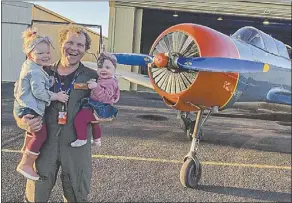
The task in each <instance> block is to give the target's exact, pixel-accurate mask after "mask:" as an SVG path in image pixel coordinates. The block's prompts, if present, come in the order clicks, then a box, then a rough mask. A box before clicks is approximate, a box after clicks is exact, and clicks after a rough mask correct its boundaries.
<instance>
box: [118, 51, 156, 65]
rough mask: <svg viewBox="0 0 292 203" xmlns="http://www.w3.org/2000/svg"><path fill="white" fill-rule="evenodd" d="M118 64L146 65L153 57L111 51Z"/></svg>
mask: <svg viewBox="0 0 292 203" xmlns="http://www.w3.org/2000/svg"><path fill="white" fill-rule="evenodd" d="M113 55H115V57H116V58H117V61H118V63H119V64H124V65H131V66H147V65H148V64H149V63H152V62H153V57H152V56H149V55H147V54H127V53H113Z"/></svg>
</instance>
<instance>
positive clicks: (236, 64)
mask: <svg viewBox="0 0 292 203" xmlns="http://www.w3.org/2000/svg"><path fill="white" fill-rule="evenodd" d="M176 64H177V66H178V67H179V68H184V69H188V70H197V71H206V72H238V73H255V72H268V71H269V69H270V67H269V65H268V64H265V63H262V62H257V61H248V60H242V59H233V58H218V57H214V58H213V57H212V58H211V57H208V58H203V57H198V58H185V57H180V58H178V59H177V61H176Z"/></svg>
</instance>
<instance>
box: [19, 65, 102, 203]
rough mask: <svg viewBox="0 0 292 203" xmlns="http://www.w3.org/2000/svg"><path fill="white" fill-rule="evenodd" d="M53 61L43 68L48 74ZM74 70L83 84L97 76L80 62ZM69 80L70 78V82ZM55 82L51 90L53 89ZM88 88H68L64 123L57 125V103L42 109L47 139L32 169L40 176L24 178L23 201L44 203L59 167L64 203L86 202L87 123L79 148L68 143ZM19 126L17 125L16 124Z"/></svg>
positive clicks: (88, 168)
mask: <svg viewBox="0 0 292 203" xmlns="http://www.w3.org/2000/svg"><path fill="white" fill-rule="evenodd" d="M57 64H58V63H56V64H55V65H54V66H52V67H47V68H45V70H46V72H47V73H48V74H49V75H53V74H54V72H55V73H56V67H57ZM76 73H79V75H78V77H77V78H76V83H86V82H87V81H88V80H90V79H92V78H97V73H96V71H94V70H92V69H89V68H87V67H85V66H84V65H83V64H81V63H80V65H79V67H78V69H77V71H76ZM70 82H71V81H70ZM56 89H57V88H56V85H55V86H54V92H57V90H56ZM89 94H90V90H80V89H74V88H73V87H72V90H71V93H70V96H69V101H68V107H67V112H68V117H67V119H68V120H67V124H66V125H63V126H62V125H59V124H58V112H59V111H60V110H61V108H62V104H61V103H60V102H52V103H51V105H50V106H49V107H47V109H46V112H45V121H46V125H47V134H48V136H47V140H46V141H45V143H44V145H43V147H42V148H41V150H40V155H39V157H38V159H37V160H36V169H37V172H38V174H39V175H40V177H41V179H40V180H38V181H32V180H28V181H27V184H26V201H28V202H47V201H48V199H49V196H50V193H51V190H52V188H53V186H54V185H55V182H56V179H57V173H58V171H59V168H60V166H61V168H62V170H61V176H60V178H61V181H62V187H63V194H64V200H65V202H86V201H87V195H88V194H89V188H90V183H91V171H92V169H91V167H92V166H91V165H92V160H91V159H92V156H91V145H90V143H91V142H90V139H91V138H92V130H91V125H88V142H87V144H86V145H83V146H81V147H77V148H73V147H71V145H70V143H71V142H73V141H74V140H76V138H77V137H76V133H75V128H74V117H75V115H76V113H77V112H78V111H79V109H80V103H81V99H82V98H84V97H89ZM19 127H21V126H19Z"/></svg>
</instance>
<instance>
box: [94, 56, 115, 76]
mask: <svg viewBox="0 0 292 203" xmlns="http://www.w3.org/2000/svg"><path fill="white" fill-rule="evenodd" d="M115 70H116V68H115V67H114V65H113V64H112V62H111V61H110V60H104V62H103V65H102V67H100V68H97V74H98V76H99V77H100V78H102V79H107V78H112V77H113V76H114V74H115Z"/></svg>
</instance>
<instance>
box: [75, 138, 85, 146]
mask: <svg viewBox="0 0 292 203" xmlns="http://www.w3.org/2000/svg"><path fill="white" fill-rule="evenodd" d="M86 143H87V140H79V139H77V140H75V141H74V142H72V143H71V146H72V147H81V146H83V145H85V144H86Z"/></svg>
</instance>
